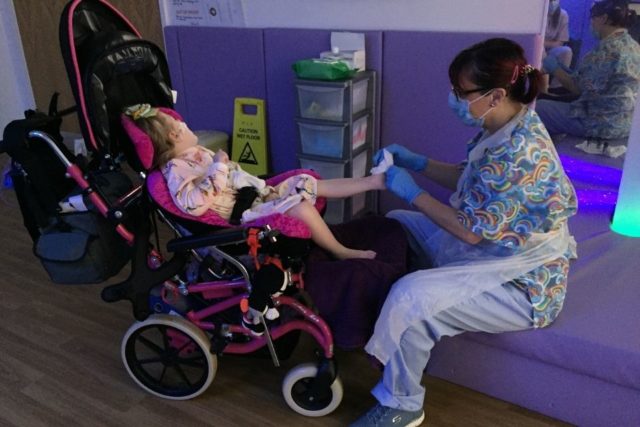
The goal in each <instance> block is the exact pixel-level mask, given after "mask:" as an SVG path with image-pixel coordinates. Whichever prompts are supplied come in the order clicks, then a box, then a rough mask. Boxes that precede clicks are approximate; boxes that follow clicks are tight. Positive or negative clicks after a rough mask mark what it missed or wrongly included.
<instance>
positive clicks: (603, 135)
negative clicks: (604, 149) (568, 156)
mask: <svg viewBox="0 0 640 427" xmlns="http://www.w3.org/2000/svg"><path fill="white" fill-rule="evenodd" d="M628 3H629V2H628V1H627V0H602V1H598V2H595V3H594V4H593V6H592V7H591V30H592V32H593V34H594V36H595V37H596V38H597V39H599V43H598V45H597V47H596V48H595V49H594V50H592V51H591V52H589V53H587V54H586V55H585V57H584V58H583V59H582V60H581V62H580V65H579V66H578V68H577V69H576V71H575V72H573V73H571V72H570V70H567V69H566V68H564V67H562V66H560V65H559V64H558V63H557V61H555V60H554V58H550V57H546V58H545V60H544V61H543V67H544V70H545V71H546V72H547V73H549V74H552V75H553V76H554V78H555V79H556V80H557V81H560V82H561V83H562V85H563V86H564V87H565V88H566V89H568V90H569V91H570V92H572V93H573V94H575V95H578V96H579V97H578V99H576V100H575V101H573V102H570V103H566V102H560V101H555V100H548V99H544V100H540V101H538V103H537V105H536V111H537V112H538V114H539V115H540V118H541V119H542V122H543V123H544V124H545V126H546V127H547V130H548V131H549V133H550V134H552V135H553V134H562V133H566V134H570V135H575V136H579V137H585V138H588V139H593V140H615V139H624V138H627V137H628V136H629V130H630V128H631V119H632V117H633V110H634V107H635V105H636V99H637V95H638V83H639V82H640V46H639V45H638V43H637V42H636V41H635V40H634V39H633V38H632V37H631V36H630V35H629V32H628V31H627V30H626V29H625V26H626V25H627V24H628V21H629V19H630V16H631V15H632V14H631V12H630V11H629V6H628ZM622 143H623V144H624V141H623V142H622ZM603 154H606V153H603Z"/></svg>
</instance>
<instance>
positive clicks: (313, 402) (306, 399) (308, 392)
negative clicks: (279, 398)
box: [282, 363, 344, 417]
mask: <svg viewBox="0 0 640 427" xmlns="http://www.w3.org/2000/svg"><path fill="white" fill-rule="evenodd" d="M317 373H318V367H317V366H316V365H314V364H313V363H305V364H302V365H298V366H296V367H295V368H293V369H291V370H290V371H289V373H288V374H287V376H286V377H285V378H284V380H283V381H282V394H283V396H284V400H285V401H286V402H287V405H289V407H290V408H291V409H293V410H294V411H296V412H297V413H299V414H302V415H305V416H307V417H322V416H324V415H327V414H330V413H331V412H333V411H334V410H335V409H336V408H337V407H338V406H339V405H340V402H342V397H343V395H344V392H343V389H342V381H341V380H340V377H336V379H335V380H334V381H333V383H332V384H331V386H330V387H328V388H326V389H324V390H320V391H319V392H315V393H314V392H313V391H312V385H313V381H314V380H315V377H316V375H317Z"/></svg>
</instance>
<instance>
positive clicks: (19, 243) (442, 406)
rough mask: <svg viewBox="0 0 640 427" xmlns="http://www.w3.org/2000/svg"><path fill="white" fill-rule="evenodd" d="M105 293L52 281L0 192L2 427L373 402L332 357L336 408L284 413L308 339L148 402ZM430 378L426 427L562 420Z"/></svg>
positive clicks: (304, 421)
mask: <svg viewBox="0 0 640 427" xmlns="http://www.w3.org/2000/svg"><path fill="white" fill-rule="evenodd" d="M5 161H6V155H3V156H2V157H1V158H0V163H2V164H4V163H5ZM101 289H102V286H101V285H91V286H59V285H54V284H52V283H51V282H50V281H49V279H48V277H47V275H46V273H45V272H44V270H43V269H42V267H41V266H40V264H39V262H38V260H37V259H36V258H35V257H34V256H33V255H32V251H31V241H30V239H29V237H28V235H27V233H26V231H25V230H24V227H23V225H22V217H21V215H20V213H19V211H18V208H17V202H16V200H15V197H14V194H13V192H12V191H10V190H6V189H0V312H1V313H2V314H1V319H2V320H1V321H0V426H5V425H8V426H13V425H15V426H28V427H35V426H67V427H68V426H78V425H82V426H156V425H157V426H162V427H166V426H216V427H231V426H243V427H247V426H345V425H347V424H348V423H349V422H350V421H353V420H354V419H355V418H357V417H358V416H359V415H360V414H361V413H362V412H364V411H365V410H367V409H368V408H369V407H370V406H371V405H373V404H374V403H375V402H374V399H373V397H372V396H371V395H370V394H369V390H370V389H371V387H372V386H373V385H374V384H375V383H376V381H377V379H378V373H377V372H376V371H375V370H374V369H373V368H372V367H371V366H370V365H369V363H368V362H367V361H366V359H365V356H364V354H363V353H362V352H361V351H358V352H343V351H338V352H337V359H338V362H339V369H340V373H341V377H342V380H343V384H344V388H345V397H344V400H343V401H342V404H341V406H340V407H339V408H338V409H337V410H336V411H335V412H334V413H332V414H330V415H328V416H326V417H322V418H305V417H303V416H300V415H298V414H296V413H294V412H293V411H291V410H290V409H289V408H288V406H287V405H286V403H285V402H284V400H283V398H282V396H281V394H280V385H281V381H282V378H283V377H284V375H285V374H286V372H287V371H288V369H290V368H291V367H293V366H295V365H296V364H298V363H303V362H309V361H312V360H313V356H312V354H313V353H312V350H313V349H312V346H311V342H310V340H308V339H303V340H302V341H301V343H300V345H299V346H298V347H297V348H296V351H295V352H294V354H293V356H292V357H291V358H290V359H289V360H287V361H285V362H284V363H283V366H282V367H280V368H274V367H273V365H272V363H271V361H270V360H269V359H264V360H263V359H248V358H240V357H230V356H226V357H223V358H219V359H218V373H217V376H216V378H215V379H214V381H213V383H212V385H211V387H210V388H209V389H208V390H207V391H206V392H205V393H204V394H203V395H201V396H200V397H198V398H196V399H193V400H191V401H184V402H174V401H168V400H163V399H159V398H156V397H153V396H151V395H148V394H146V393H145V392H144V391H142V390H141V389H140V388H138V387H137V386H136V384H135V383H134V382H133V381H132V380H131V379H130V378H129V376H128V375H127V372H126V370H125V368H124V366H123V365H122V362H121V360H120V340H121V338H122V336H123V335H124V333H125V331H126V330H127V328H128V327H129V326H130V325H131V323H132V321H133V317H132V315H131V313H130V306H129V305H128V303H116V304H107V303H104V302H102V301H101V299H100V290H101ZM425 382H426V385H427V393H428V395H427V403H426V413H427V422H426V423H424V424H423V425H429V426H492V427H493V426H529V427H537V426H560V425H564V424H562V423H560V422H557V421H555V420H552V419H549V418H546V417H544V416H541V415H539V414H536V413H532V412H530V411H527V410H524V409H522V408H519V407H516V406H514V405H511V404H508V403H506V402H502V401H499V400H496V399H492V398H490V397H487V396H485V395H482V394H480V393H477V392H474V391H472V390H469V389H465V388H462V387H459V386H456V385H453V384H450V383H447V382H445V381H441V380H438V379H434V378H430V377H425Z"/></svg>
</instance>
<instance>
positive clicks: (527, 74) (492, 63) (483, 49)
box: [449, 38, 541, 104]
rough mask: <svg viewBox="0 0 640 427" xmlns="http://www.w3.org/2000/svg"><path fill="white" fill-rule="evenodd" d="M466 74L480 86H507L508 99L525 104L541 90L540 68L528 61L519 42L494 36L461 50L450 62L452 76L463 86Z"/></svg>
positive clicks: (455, 81) (450, 78) (450, 75)
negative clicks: (462, 81)
mask: <svg viewBox="0 0 640 427" xmlns="http://www.w3.org/2000/svg"><path fill="white" fill-rule="evenodd" d="M463 75H464V76H465V77H466V78H468V79H469V80H471V81H472V82H473V83H475V84H477V85H478V87H480V88H485V89H487V90H489V89H494V88H503V89H506V91H507V95H508V97H509V99H512V100H514V101H517V102H521V103H523V104H528V103H530V102H532V101H533V100H534V99H535V98H536V96H538V91H539V90H540V89H539V88H540V84H541V82H540V79H541V74H540V71H538V70H537V69H535V68H533V67H532V66H531V65H529V64H528V63H527V60H526V58H525V57H524V50H523V49H522V47H521V46H520V45H519V44H517V43H516V42H514V41H512V40H509V39H503V38H495V39H489V40H485V41H483V42H481V43H477V44H474V45H473V46H471V47H469V48H467V49H465V50H463V51H462V52H460V53H459V54H458V55H457V56H456V57H455V58H454V59H453V61H452V62H451V65H449V80H450V81H451V85H452V86H453V88H454V89H457V90H458V92H462V90H460V89H461V88H460V78H461V76H463Z"/></svg>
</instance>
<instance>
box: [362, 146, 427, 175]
mask: <svg viewBox="0 0 640 427" xmlns="http://www.w3.org/2000/svg"><path fill="white" fill-rule="evenodd" d="M384 149H385V150H387V151H388V152H389V153H391V154H392V155H393V164H394V165H396V166H400V167H402V168H407V169H411V170H413V171H416V172H422V171H423V170H424V169H425V168H426V167H427V162H428V161H429V159H427V156H423V155H422V154H416V153H414V152H413V151H411V150H409V149H407V148H405V147H403V146H402V145H399V144H391V145H389V146H388V147H384ZM382 158H383V154H382V150H378V151H377V152H376V154H374V155H373V165H374V166H377V165H378V163H380V161H381V160H382Z"/></svg>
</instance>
